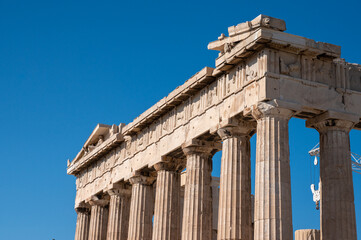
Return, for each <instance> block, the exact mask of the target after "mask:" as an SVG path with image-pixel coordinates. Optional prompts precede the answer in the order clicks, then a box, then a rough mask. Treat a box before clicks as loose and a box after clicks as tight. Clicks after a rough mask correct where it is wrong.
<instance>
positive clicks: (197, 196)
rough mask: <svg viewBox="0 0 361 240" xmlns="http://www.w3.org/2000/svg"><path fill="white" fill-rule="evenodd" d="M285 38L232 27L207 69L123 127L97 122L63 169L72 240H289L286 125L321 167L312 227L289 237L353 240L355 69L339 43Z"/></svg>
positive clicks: (264, 23)
mask: <svg viewBox="0 0 361 240" xmlns="http://www.w3.org/2000/svg"><path fill="white" fill-rule="evenodd" d="M285 30H286V23H285V21H283V20H281V19H277V18H273V17H269V16H265V15H259V16H258V17H256V18H255V19H253V20H252V21H248V22H244V23H240V24H238V25H236V26H231V27H229V28H228V36H226V35H225V34H221V35H220V36H219V37H218V40H216V41H214V42H211V43H209V45H208V49H210V50H216V51H219V55H218V57H217V59H216V61H215V68H210V67H205V68H203V69H202V70H201V71H199V72H198V73H196V74H195V75H194V76H193V77H191V78H190V79H188V80H187V81H186V82H185V83H184V84H183V85H181V86H179V87H177V88H176V89H175V90H174V91H172V92H171V93H170V94H169V95H168V96H167V97H164V98H163V99H161V100H160V101H159V102H157V103H156V104H155V105H153V106H152V107H151V108H149V109H148V110H147V111H145V112H144V113H143V114H141V115H140V116H139V117H137V118H136V119H134V121H133V122H131V123H129V124H127V125H125V124H119V125H115V124H114V125H105V124H98V125H97V126H96V128H95V129H94V130H93V132H92V133H91V135H90V136H89V138H88V140H87V141H86V142H85V144H84V145H83V147H82V149H81V150H80V152H79V153H78V155H77V156H76V157H75V158H74V159H73V160H72V161H71V162H68V168H67V173H68V174H71V175H74V176H75V177H76V199H75V210H76V212H77V223H76V233H75V240H212V239H217V240H251V239H252V240H291V239H293V236H294V230H295V229H293V224H292V202H291V176H290V175H291V174H290V157H289V139H288V138H289V136H288V122H289V120H290V119H291V118H292V117H295V118H301V119H304V120H306V127H309V128H314V129H316V130H317V131H318V132H319V136H320V159H321V161H320V164H321V165H320V181H321V202H320V211H321V214H320V215H321V217H320V230H319V231H318V230H301V231H297V232H296V234H295V237H296V239H298V240H306V239H322V240H356V239H357V236H356V217H355V205H354V189H353V179H352V169H351V160H350V140H349V132H350V131H351V130H352V129H356V130H360V129H361V121H360V117H361V107H360V104H361V65H358V64H352V63H348V62H346V61H345V60H344V59H342V58H340V56H341V48H340V47H339V46H336V45H333V44H329V43H323V42H316V41H314V40H311V39H307V38H304V37H300V36H296V35H292V34H289V33H285ZM254 134H257V146H256V167H255V168H256V169H255V182H254V183H252V181H251V158H250V138H251V136H253V135H254ZM218 151H222V159H221V174H220V178H219V179H218V178H212V176H211V171H212V157H213V155H214V154H215V153H216V152H218ZM252 184H255V185H254V186H255V192H254V196H252V195H251V185H252ZM311 235H312V238H310V237H309V236H311Z"/></svg>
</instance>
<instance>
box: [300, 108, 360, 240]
mask: <svg viewBox="0 0 361 240" xmlns="http://www.w3.org/2000/svg"><path fill="white" fill-rule="evenodd" d="M342 119H345V120H342ZM358 120H359V118H358V117H355V116H349V115H345V114H339V113H335V112H326V113H325V114H322V115H320V116H318V117H316V118H314V119H311V120H308V121H307V123H306V124H307V126H308V127H314V128H315V129H316V130H317V131H318V132H319V134H320V180H321V219H320V221H321V222H320V226H321V239H323V240H336V239H342V240H356V239H357V231H356V216H355V204H354V189H353V180H352V165H351V151H350V137H349V132H350V130H351V129H352V127H353V126H354V123H355V122H356V121H357V122H358Z"/></svg>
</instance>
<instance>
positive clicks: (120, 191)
mask: <svg viewBox="0 0 361 240" xmlns="http://www.w3.org/2000/svg"><path fill="white" fill-rule="evenodd" d="M108 193H109V195H110V203H109V219H108V231H107V240H127V239H128V226H129V211H130V194H131V190H130V189H124V188H113V189H110V190H108Z"/></svg>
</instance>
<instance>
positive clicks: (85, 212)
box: [75, 206, 90, 240]
mask: <svg viewBox="0 0 361 240" xmlns="http://www.w3.org/2000/svg"><path fill="white" fill-rule="evenodd" d="M75 211H76V213H77V215H78V216H77V219H76V230H75V240H88V236H89V221H90V209H89V207H87V206H81V207H77V208H75Z"/></svg>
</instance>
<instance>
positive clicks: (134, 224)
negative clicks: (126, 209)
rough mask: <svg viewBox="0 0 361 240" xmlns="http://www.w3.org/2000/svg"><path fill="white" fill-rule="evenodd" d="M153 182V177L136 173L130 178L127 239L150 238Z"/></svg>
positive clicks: (148, 239) (143, 239)
mask: <svg viewBox="0 0 361 240" xmlns="http://www.w3.org/2000/svg"><path fill="white" fill-rule="evenodd" d="M153 182H154V178H153V177H149V176H144V175H140V174H138V173H137V175H136V176H134V177H132V178H130V183H131V184H132V197H131V201H130V217H129V230H128V240H151V239H152V218H153V210H154V196H153V186H152V184H153Z"/></svg>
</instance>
